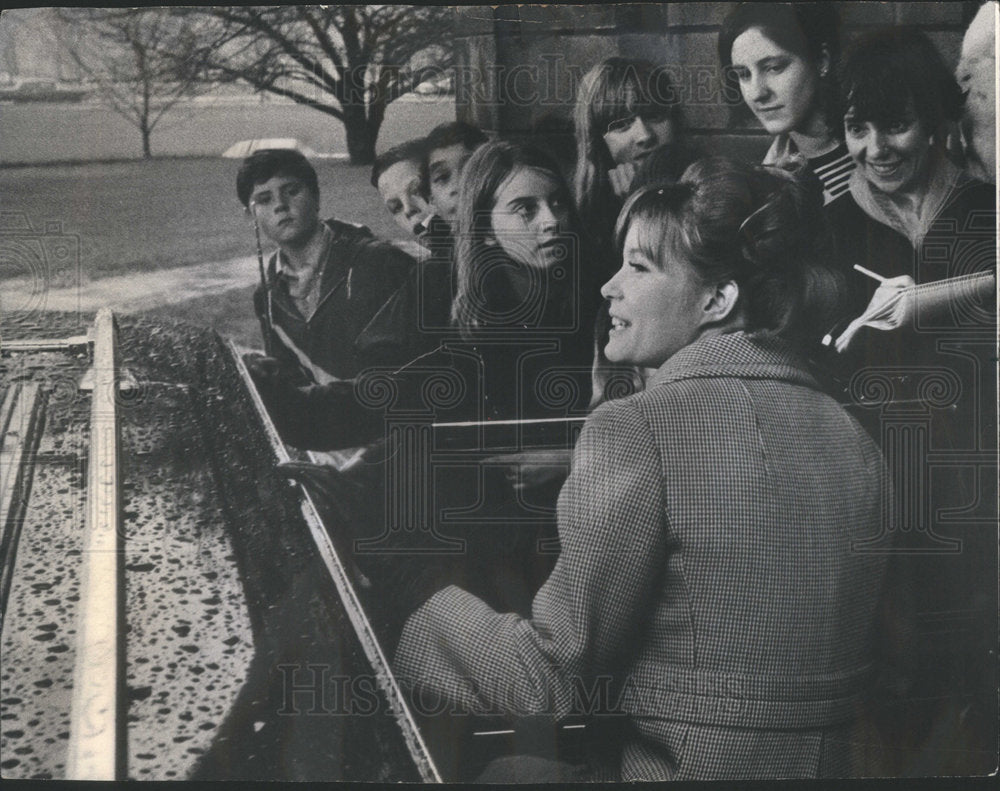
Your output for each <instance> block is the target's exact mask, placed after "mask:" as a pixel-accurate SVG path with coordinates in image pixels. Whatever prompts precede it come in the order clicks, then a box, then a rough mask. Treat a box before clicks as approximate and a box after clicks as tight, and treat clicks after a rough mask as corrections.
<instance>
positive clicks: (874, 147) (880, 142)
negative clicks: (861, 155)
mask: <svg viewBox="0 0 1000 791" xmlns="http://www.w3.org/2000/svg"><path fill="white" fill-rule="evenodd" d="M869 148H870V151H871V154H872V155H873V156H876V157H877V156H879V155H880V154H881V153H882V152H884V151H885V149H886V140H885V135H884V134H882V132H880V131H878V130H875V131H874V132H873V134H872V136H871V138H870V140H869Z"/></svg>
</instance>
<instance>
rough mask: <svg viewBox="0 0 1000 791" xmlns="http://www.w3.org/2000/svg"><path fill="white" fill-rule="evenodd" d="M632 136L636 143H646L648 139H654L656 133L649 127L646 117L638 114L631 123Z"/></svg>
mask: <svg viewBox="0 0 1000 791" xmlns="http://www.w3.org/2000/svg"><path fill="white" fill-rule="evenodd" d="M632 137H633V138H634V139H635V141H636V142H637V143H648V142H649V141H650V140H655V139H656V133H655V132H654V131H653V130H652V129H651V128H650V126H649V124H648V123H647V122H646V119H644V118H643V117H642V116H641V115H640V116H638V117H637V118H636V119H635V123H634V124H633V125H632Z"/></svg>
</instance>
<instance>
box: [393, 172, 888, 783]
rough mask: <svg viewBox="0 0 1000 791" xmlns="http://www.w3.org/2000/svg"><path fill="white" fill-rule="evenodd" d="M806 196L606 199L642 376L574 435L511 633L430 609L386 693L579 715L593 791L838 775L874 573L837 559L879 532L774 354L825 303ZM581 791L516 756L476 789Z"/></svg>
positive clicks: (702, 188) (756, 186) (700, 187)
mask: <svg viewBox="0 0 1000 791" xmlns="http://www.w3.org/2000/svg"><path fill="white" fill-rule="evenodd" d="M811 186H812V189H810V185H809V184H808V183H805V182H803V181H802V180H800V179H797V178H795V177H793V176H791V175H788V174H785V173H783V172H775V171H774V170H770V169H764V168H760V167H755V166H750V165H742V164H738V163H734V162H729V161H726V160H708V161H705V162H702V163H697V164H695V165H694V166H692V167H691V168H690V169H689V170H688V171H687V173H686V174H685V175H684V178H683V179H682V180H681V182H680V183H678V184H675V185H671V186H667V187H663V188H659V189H657V188H645V189H642V190H640V191H639V192H637V193H636V194H635V195H633V196H632V197H631V198H630V199H629V200H628V202H627V203H626V206H625V207H624V209H623V211H622V214H621V216H620V218H619V221H618V228H617V236H618V239H619V240H620V241H621V244H622V247H623V259H624V260H623V265H622V267H621V269H620V270H619V271H618V272H617V273H616V274H615V275H614V277H612V278H611V280H610V281H608V283H606V284H605V285H604V287H603V289H602V291H603V294H604V296H605V297H606V298H607V299H608V300H609V302H610V303H611V310H610V312H611V316H612V320H613V322H614V327H613V329H612V331H611V338H610V340H609V342H608V345H607V355H608V357H609V358H610V359H612V360H614V361H620V362H625V363H630V364H634V365H639V366H645V367H655V368H657V370H656V372H655V373H654V374H653V376H652V377H651V378H650V380H649V382H648V384H647V387H646V389H645V390H644V391H643V392H642V393H638V394H636V395H633V396H631V397H628V398H621V399H615V400H612V401H609V402H608V403H606V404H603V405H601V406H600V407H598V408H597V409H596V410H595V411H594V412H593V413H592V414H591V415H590V417H589V418H588V419H587V422H586V424H585V426H584V428H583V432H582V434H581V436H580V439H579V441H578V442H577V445H576V449H575V451H574V460H573V467H572V471H571V473H570V476H569V478H568V480H567V482H566V485H565V486H564V487H563V490H562V492H561V494H560V497H559V509H558V524H559V538H560V553H559V557H558V560H557V561H556V565H555V568H554V570H553V571H552V574H551V575H550V576H549V578H548V580H547V581H546V583H545V584H544V586H542V588H541V590H540V591H539V592H538V594H537V595H536V597H535V599H534V603H533V605H532V610H531V618H530V620H529V619H525V618H522V617H519V616H517V615H514V614H501V613H498V612H496V611H495V610H493V609H492V608H490V607H489V606H487V605H486V604H485V603H484V602H482V601H481V600H480V599H478V598H476V597H475V596H472V595H471V594H469V593H467V592H466V591H464V590H461V589H459V588H458V587H454V586H452V587H448V588H445V589H444V590H440V591H438V592H437V593H435V594H434V595H433V596H432V597H431V598H430V599H428V600H427V601H426V602H425V603H424V604H423V605H422V606H421V607H420V608H419V609H417V610H416V612H414V613H413V614H412V615H411V616H410V617H409V619H408V620H407V622H406V624H405V627H404V629H403V632H402V637H401V640H400V643H399V646H398V648H397V651H396V657H395V668H396V670H397V672H398V673H399V676H400V678H401V679H405V680H406V681H407V683H410V684H412V685H414V686H415V687H416V688H417V689H418V690H419V691H421V692H428V693H431V694H432V695H437V696H440V697H441V698H443V699H444V700H446V701H449V702H450V703H452V704H454V705H458V706H461V707H468V708H469V709H471V710H480V711H490V712H502V713H504V714H506V715H508V716H510V717H514V718H518V717H524V718H532V719H534V720H536V721H537V719H538V718H539V717H547V718H552V719H557V720H558V719H561V718H563V717H565V716H567V715H569V714H570V713H571V712H573V711H574V710H579V709H580V708H583V707H588V708H589V709H590V711H589V713H590V714H592V715H595V716H593V717H592V718H591V720H590V725H588V728H591V727H594V728H595V729H597V730H600V725H601V721H603V723H606V724H607V725H608V726H609V727H610V728H613V729H614V733H615V735H616V736H617V737H618V738H617V740H611V739H605V741H604V743H603V750H601V751H598V750H596V749H595V751H594V752H593V753H592V754H591V757H594V756H596V755H597V754H598V753H599V752H603V753H605V754H606V753H607V752H608V750H609V747H611V745H614V750H613V753H614V754H613V756H611V758H610V760H611V762H612V766H611V767H605V768H606V769H607V771H606V773H603V774H602V776H604V777H607V778H609V779H611V778H616V779H620V780H626V781H628V780H636V779H645V780H672V779H678V780H680V779H700V780H706V779H736V778H748V779H749V778H765V777H801V776H821V775H834V776H845V775H849V774H852V773H855V772H856V771H857V769H856V767H854V766H852V763H851V760H852V753H853V745H852V743H851V739H850V733H851V720H852V718H853V717H854V716H855V707H856V706H857V705H858V702H859V700H860V699H862V698H863V696H864V694H865V689H866V682H867V679H868V677H869V675H870V671H871V656H870V642H871V637H872V634H871V632H872V625H873V613H874V610H875V603H876V599H877V596H878V591H879V587H880V584H881V577H882V568H883V563H884V558H883V557H882V556H879V555H875V554H865V553H859V552H855V551H852V542H853V541H856V540H859V539H863V538H865V537H867V536H869V535H872V534H875V533H877V532H878V531H879V529H880V527H881V520H882V513H883V503H882V500H881V498H882V491H883V484H884V479H883V469H882V463H881V458H880V456H879V453H878V450H877V448H876V447H875V446H874V444H873V443H872V441H871V439H870V438H869V437H868V436H867V435H866V434H865V432H864V431H863V430H862V429H861V428H860V426H859V425H858V424H857V423H856V422H855V421H854V420H853V419H852V418H851V417H850V416H849V415H848V414H847V413H846V412H845V411H844V410H843V409H842V408H841V407H840V406H839V405H838V404H837V403H836V402H835V401H834V400H833V399H832V398H830V397H829V396H827V395H825V394H824V393H823V392H822V391H821V390H820V388H819V387H818V385H817V383H816V382H815V381H814V380H813V379H812V377H811V376H810V375H809V374H808V373H807V372H806V370H805V367H804V364H803V363H802V360H801V358H800V357H799V356H798V354H797V351H796V346H797V345H799V344H800V343H801V340H800V339H802V338H806V337H812V336H814V335H815V333H816V332H817V331H819V327H820V326H822V321H821V319H820V317H821V316H823V315H828V314H829V313H830V311H831V310H833V309H835V307H836V306H835V305H833V304H831V295H834V294H836V293H837V291H838V289H837V281H838V275H837V274H836V273H835V272H833V271H831V270H830V269H829V268H828V267H827V266H826V265H825V263H824V259H825V255H826V253H825V251H824V249H823V247H822V242H823V239H824V234H823V232H822V211H823V210H822V198H821V195H820V190H819V188H818V185H817V184H816V183H815V182H812V185H811ZM845 493H849V496H845ZM599 703H603V704H606V705H607V706H609V707H610V708H605V709H602V710H600V711H596V712H595V707H597V706H598V704H599ZM601 711H604V712H606V713H608V714H609V716H608V717H607V718H602V717H600V716H597V715H599V714H600V713H601ZM610 715H613V716H610ZM595 723H596V725H595ZM603 735H604V736H607V734H606V733H605V734H603ZM588 772H589V770H583V769H581V768H580V767H567V766H565V765H562V764H559V763H558V762H555V761H543V760H542V759H539V758H525V759H523V760H506V761H504V763H503V765H502V766H498V765H494V766H493V767H491V768H490V770H489V772H488V774H487V775H484V779H485V778H486V777H488V778H489V779H490V780H494V781H497V780H507V781H518V780H524V779H533V780H543V779H547V780H556V779H561V780H577V781H578V780H581V779H584V777H585V776H586V777H593V776H594V775H593V774H588Z"/></svg>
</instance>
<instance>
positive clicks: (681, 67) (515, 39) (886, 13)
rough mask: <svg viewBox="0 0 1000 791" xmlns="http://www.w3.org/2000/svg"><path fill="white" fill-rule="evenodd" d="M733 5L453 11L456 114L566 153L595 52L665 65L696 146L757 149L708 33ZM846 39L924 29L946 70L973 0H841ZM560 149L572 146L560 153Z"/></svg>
mask: <svg viewBox="0 0 1000 791" xmlns="http://www.w3.org/2000/svg"><path fill="white" fill-rule="evenodd" d="M735 5H736V3H661V4H653V3H648V4H606V5H578V6H574V5H520V6H518V5H501V6H496V7H491V6H465V7H460V8H458V9H457V14H458V17H459V34H458V36H457V37H456V40H455V50H456V60H457V63H458V67H459V70H458V72H457V80H456V90H457V96H456V105H457V107H456V110H457V115H458V118H459V119H462V120H466V121H469V122H471V123H475V124H477V125H479V126H481V127H483V128H484V129H489V130H492V131H495V132H501V133H504V134H511V135H519V134H527V133H532V132H536V133H537V132H545V133H546V134H547V136H548V137H549V139H550V142H552V141H555V145H554V148H555V150H556V151H557V153H559V154H561V155H562V156H563V157H564V158H565V157H566V156H567V155H568V156H570V157H571V156H572V153H571V148H572V134H571V128H570V124H571V120H570V119H571V108H572V104H573V97H574V93H575V86H576V84H577V83H578V82H579V79H580V77H581V76H582V75H583V74H584V73H585V72H586V71H587V69H589V68H590V67H591V66H593V65H594V64H595V63H597V62H599V61H600V60H602V59H603V58H606V57H610V56H613V55H623V56H626V57H639V58H645V59H647V60H651V61H653V62H655V63H664V64H668V65H669V66H670V68H671V75H672V76H675V77H676V78H677V83H678V85H679V87H680V88H681V92H682V93H681V96H682V101H683V102H684V106H685V119H686V123H687V126H688V129H689V132H690V135H691V137H692V139H693V140H694V142H695V143H697V144H700V145H701V146H702V147H703V148H704V149H705V150H707V151H709V152H715V151H718V152H722V151H727V152H729V153H737V154H744V155H747V156H750V157H757V156H762V155H763V152H764V151H765V150H766V148H767V140H768V139H767V136H766V135H765V133H764V132H763V130H762V129H760V127H759V125H758V124H756V122H755V121H754V120H753V119H752V118H748V119H746V120H739V119H734V118H732V117H731V116H732V113H731V112H730V107H729V106H730V105H732V104H734V103H737V104H738V101H739V98H738V97H733V98H732V99H730V100H729V101H727V100H726V99H725V98H724V97H723V96H722V90H721V83H720V80H719V68H718V57H717V55H716V36H717V34H718V30H719V26H720V25H721V22H722V20H723V19H724V18H725V16H726V14H727V13H728V12H729V11H730V9H732V8H733V7H734V6H735ZM837 5H838V7H839V10H840V13H841V19H842V21H843V25H844V37H845V40H850V38H851V37H852V36H853V35H856V34H857V32H858V31H861V30H865V29H868V28H872V27H879V26H882V25H903V24H908V25H909V24H912V25H917V26H919V27H921V28H922V29H924V30H925V31H926V32H927V33H928V35H930V37H931V38H932V39H933V40H934V42H935V44H936V45H937V46H938V47H939V49H940V50H941V52H942V53H943V55H944V57H945V59H946V61H947V62H948V63H949V64H950V65H951V66H952V67H954V66H955V65H956V64H957V62H958V54H959V50H960V47H961V41H962V35H963V33H964V31H965V28H966V26H967V25H968V23H969V21H970V20H971V19H972V16H973V15H974V14H975V12H976V10H977V8H978V6H979V3H978V2H937V3H923V2H897V3H881V2H839V3H837ZM567 147H568V148H569V149H570V150H569V151H567Z"/></svg>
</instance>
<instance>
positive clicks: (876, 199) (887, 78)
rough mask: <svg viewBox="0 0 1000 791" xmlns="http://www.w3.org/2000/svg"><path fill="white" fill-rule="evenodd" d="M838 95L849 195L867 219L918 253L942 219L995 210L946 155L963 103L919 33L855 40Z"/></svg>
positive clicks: (991, 199)
mask: <svg viewBox="0 0 1000 791" xmlns="http://www.w3.org/2000/svg"><path fill="white" fill-rule="evenodd" d="M841 91H842V94H843V102H844V106H845V107H846V114H845V116H844V128H845V131H846V137H847V147H848V148H849V149H850V153H851V156H852V157H853V158H854V160H855V162H856V163H857V170H856V171H855V173H854V175H853V177H852V179H851V184H850V187H851V193H852V194H853V195H854V198H855V200H856V201H857V202H858V204H859V205H860V206H861V207H862V208H863V209H864V210H865V211H866V212H867V213H868V214H869V215H870V216H871V217H873V218H874V219H876V220H878V221H879V222H881V223H884V224H886V225H888V226H889V227H891V228H894V229H895V230H897V231H899V232H900V233H901V234H903V235H904V236H905V237H906V238H907V239H909V240H910V242H911V244H913V245H914V246H919V244H920V240H921V239H922V238H923V236H924V235H925V234H926V233H927V232H928V231H929V230H930V227H931V225H932V224H933V223H934V221H935V220H936V219H938V218H940V217H943V216H951V215H953V214H955V212H958V214H960V215H962V217H964V216H965V215H968V214H969V213H970V212H973V211H979V212H990V211H993V210H994V208H995V207H994V204H995V191H994V189H993V188H992V187H990V186H989V185H986V184H983V183H982V182H979V181H977V180H975V179H972V178H971V177H969V176H968V175H967V174H965V173H963V172H962V171H961V170H959V168H958V167H956V166H955V165H954V164H952V163H951V162H950V161H949V160H948V158H947V156H946V154H945V148H944V143H945V138H946V136H947V125H948V124H949V123H955V122H957V121H958V120H959V118H960V117H961V114H962V105H963V102H964V97H963V95H962V91H961V88H960V87H959V85H958V82H957V81H956V80H955V78H954V76H953V75H952V73H951V71H950V70H949V69H948V67H947V66H946V65H945V63H944V60H943V59H942V57H941V55H940V53H939V52H938V51H937V49H936V48H935V47H934V45H933V43H932V42H931V41H930V39H929V38H928V37H927V36H926V35H925V34H924V33H922V32H920V31H918V30H915V29H908V28H886V29H884V30H876V31H873V32H871V33H869V34H867V35H865V36H863V37H862V38H860V39H859V40H858V41H856V42H855V44H854V46H853V47H852V48H851V50H850V51H849V52H848V54H847V57H846V58H845V61H844V68H843V77H842V87H841ZM956 219H959V220H961V218H958V217H957V216H956ZM958 227H959V228H964V227H965V223H964V222H961V221H960V222H959V225H958ZM907 263H908V262H907ZM886 274H910V273H909V272H896V273H886ZM945 274H946V273H941V275H939V277H940V276H945ZM951 274H958V273H957V272H953V273H951ZM933 279H939V278H933Z"/></svg>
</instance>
